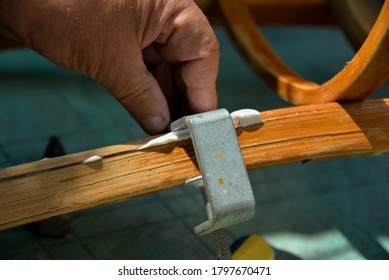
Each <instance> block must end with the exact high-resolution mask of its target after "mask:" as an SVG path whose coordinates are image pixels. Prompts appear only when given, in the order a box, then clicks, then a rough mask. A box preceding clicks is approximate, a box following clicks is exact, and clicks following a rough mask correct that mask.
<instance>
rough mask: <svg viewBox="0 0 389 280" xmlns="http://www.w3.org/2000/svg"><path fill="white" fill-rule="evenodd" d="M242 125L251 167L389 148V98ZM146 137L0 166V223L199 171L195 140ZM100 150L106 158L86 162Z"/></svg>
mask: <svg viewBox="0 0 389 280" xmlns="http://www.w3.org/2000/svg"><path fill="white" fill-rule="evenodd" d="M261 116H262V118H263V119H264V120H265V123H264V124H261V125H253V126H250V127H247V128H243V129H242V128H239V129H237V134H238V139H239V144H240V146H241V149H242V153H243V157H244V160H245V164H246V165H247V167H248V168H249V169H253V168H260V167H263V166H270V165H279V164H285V163H291V162H298V161H304V160H311V159H325V158H334V157H344V156H360V155H383V154H388V153H389V99H383V100H374V101H361V102H350V103H342V104H339V103H327V104H318V105H307V106H296V107H290V108H285V109H277V110H272V111H266V112H263V113H262V114H261ZM148 140H149V139H145V140H141V141H138V142H133V143H128V144H123V145H116V146H110V147H105V148H100V149H96V150H92V151H87V152H82V153H78V154H73V155H67V156H63V157H59V158H53V159H46V160H41V161H38V162H32V163H29V164H25V165H21V166H15V167H10V168H6V169H2V170H0V213H1V215H0V229H6V228H10V227H14V226H17V225H22V224H26V223H30V222H33V221H37V220H41V219H45V218H49V217H52V216H56V215H60V214H64V213H70V212H74V211H77V210H81V209H86V208H90V207H95V206H98V205H102V204H106V203H112V202H115V201H120V200H124V199H129V198H132V197H138V196H142V195H147V194H150V193H153V192H158V191H163V190H166V189H169V188H173V187H176V186H180V185H182V184H184V183H185V181H186V180H187V179H189V178H192V177H195V176H198V175H199V170H198V166H197V163H196V158H195V155H194V151H193V147H192V144H191V141H190V140H183V141H180V142H175V143H170V144H166V145H161V146H157V147H151V148H148V149H144V150H137V148H138V147H140V145H142V144H144V143H146V142H147V141H148ZM92 155H98V156H101V157H103V159H102V160H101V161H97V162H94V163H90V164H83V163H81V162H82V161H83V160H84V159H86V158H88V157H90V156H92Z"/></svg>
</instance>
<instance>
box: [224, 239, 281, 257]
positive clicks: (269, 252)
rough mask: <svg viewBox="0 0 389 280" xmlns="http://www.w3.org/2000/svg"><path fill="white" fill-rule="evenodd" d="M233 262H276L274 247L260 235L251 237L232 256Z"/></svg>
mask: <svg viewBox="0 0 389 280" xmlns="http://www.w3.org/2000/svg"><path fill="white" fill-rule="evenodd" d="M232 259H233V260H274V251H273V249H272V247H271V246H270V245H269V244H268V243H267V242H266V241H265V240H264V239H262V238H261V237H259V236H258V235H250V237H248V238H247V239H246V240H245V241H244V242H243V244H242V245H240V246H239V248H238V249H237V250H236V251H235V252H234V253H233V254H232Z"/></svg>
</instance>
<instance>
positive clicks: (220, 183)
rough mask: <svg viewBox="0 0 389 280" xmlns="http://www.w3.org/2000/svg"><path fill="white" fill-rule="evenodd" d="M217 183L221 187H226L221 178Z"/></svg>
mask: <svg viewBox="0 0 389 280" xmlns="http://www.w3.org/2000/svg"><path fill="white" fill-rule="evenodd" d="M217 183H218V184H219V185H220V186H221V185H224V180H223V179H222V178H219V179H218V180H217Z"/></svg>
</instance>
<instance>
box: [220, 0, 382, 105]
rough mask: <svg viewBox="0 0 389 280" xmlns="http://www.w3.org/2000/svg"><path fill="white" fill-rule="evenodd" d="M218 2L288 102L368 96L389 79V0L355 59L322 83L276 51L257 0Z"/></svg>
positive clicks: (236, 36)
mask: <svg viewBox="0 0 389 280" xmlns="http://www.w3.org/2000/svg"><path fill="white" fill-rule="evenodd" d="M218 1H219V6H220V10H221V12H222V15H223V17H224V20H225V24H226V26H227V28H228V30H229V31H230V34H231V36H232V38H233V40H234V42H235V43H236V45H237V47H238V49H239V50H240V51H241V53H242V55H243V56H244V58H245V59H246V61H247V62H248V64H249V65H250V66H251V68H252V69H253V70H254V71H255V72H256V73H257V74H259V75H260V76H261V77H262V78H263V79H264V80H265V81H266V82H267V83H268V84H269V85H270V86H271V87H272V88H273V89H274V90H276V91H277V92H278V94H279V96H280V97H281V98H283V99H284V100H286V101H289V102H292V103H294V104H312V103H324V102H331V101H336V100H359V99H364V98H366V97H368V96H369V95H370V94H372V93H373V92H374V91H375V90H377V89H378V88H379V87H380V86H381V85H382V84H383V83H384V82H385V81H387V80H388V78H389V67H388V62H389V34H388V33H389V31H388V29H389V1H388V0H387V1H385V3H384V5H383V7H382V9H381V12H380V15H379V17H378V18H377V21H376V23H375V25H374V26H373V29H372V30H371V32H370V34H369V36H368V37H367V39H366V41H365V42H364V44H363V45H362V47H361V48H360V49H359V51H358V52H357V54H356V55H355V56H354V58H353V59H352V60H351V61H350V62H349V63H348V64H347V66H346V67H344V69H343V70H342V71H340V72H339V73H338V74H337V75H336V76H334V77H333V78H332V79H330V80H329V81H327V82H326V83H324V84H322V85H318V84H316V83H314V82H311V81H308V80H306V79H304V78H303V77H301V76H299V75H298V74H297V73H296V72H295V71H293V70H292V69H291V68H290V67H289V66H288V65H286V64H285V63H284V62H283V61H282V59H281V58H280V57H279V56H278V55H277V54H276V53H275V51H274V50H273V49H272V47H271V45H270V44H269V43H268V42H267V40H266V39H265V37H264V36H263V35H262V34H261V32H260V30H259V28H258V25H257V23H256V21H255V19H254V16H253V15H252V14H251V12H250V5H254V4H255V2H256V1H239V0H218ZM257 2H260V1H257Z"/></svg>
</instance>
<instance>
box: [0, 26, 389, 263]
mask: <svg viewBox="0 0 389 280" xmlns="http://www.w3.org/2000/svg"><path fill="white" fill-rule="evenodd" d="M264 31H265V34H266V36H268V38H269V40H270V41H271V42H272V44H273V46H274V47H275V48H276V49H277V50H278V51H279V53H280V54H281V56H282V57H283V58H284V59H285V60H286V61H287V62H288V63H289V64H290V65H292V66H293V67H294V68H295V69H296V70H297V71H298V72H299V73H300V74H302V75H303V76H305V77H307V78H309V79H311V80H313V81H316V82H323V81H325V80H327V79H328V78H330V77H331V76H332V75H334V74H335V73H337V72H338V71H339V70H340V69H341V68H342V67H344V65H345V63H346V62H347V61H349V60H350V59H351V58H352V56H353V50H352V49H351V47H350V45H349V44H348V42H347V41H346V39H345V38H344V36H343V34H342V32H341V31H340V30H338V29H336V28H313V27H310V28H270V27H268V28H265V29H264ZM216 32H217V36H218V38H219V40H220V43H221V65H220V75H219V78H218V93H219V99H220V107H224V108H227V109H228V110H230V111H232V110H236V109H241V108H253V109H258V110H262V111H264V110H270V109H275V108H280V107H285V106H291V105H290V104H288V103H285V102H283V101H281V100H280V99H279V98H278V97H277V96H276V95H275V93H274V92H272V91H271V90H270V89H269V88H267V87H266V86H265V85H264V83H263V82H262V81H261V80H260V79H258V78H257V77H256V76H255V75H254V74H253V73H252V72H251V71H250V70H249V69H248V67H247V66H246V64H245V63H244V62H243V60H242V59H241V57H240V56H239V54H238V53H237V52H236V50H235V48H234V47H233V45H232V44H231V42H230V40H229V39H228V36H227V35H226V33H225V31H224V30H223V29H220V28H219V29H217V30H216ZM388 92H389V87H388V86H387V85H386V86H384V87H383V88H382V89H381V90H379V91H378V92H377V93H376V94H374V95H373V97H374V98H379V97H384V96H385V95H386V96H387V95H388ZM53 135H55V136H57V137H59V138H60V140H61V142H62V143H63V145H64V147H65V149H66V152H67V153H75V152H79V151H84V150H88V149H93V148H97V147H102V146H107V145H112V144H118V143H123V142H127V141H131V140H136V139H140V138H144V137H145V136H146V135H145V133H144V132H143V131H142V130H141V129H140V128H139V127H138V125H137V124H136V123H135V121H134V120H133V119H132V118H130V117H129V116H128V114H127V113H126V112H125V111H124V109H123V108H121V106H120V105H119V104H118V103H117V102H116V100H115V99H113V98H112V97H111V96H110V95H109V94H108V93H107V92H106V91H105V90H104V89H103V88H102V87H101V86H99V85H97V84H96V83H95V82H94V81H92V80H91V79H89V78H87V77H85V76H81V75H78V74H76V73H73V72H71V71H68V70H65V69H62V68H60V67H57V66H55V65H53V64H51V63H50V62H48V61H46V60H45V59H43V58H42V57H41V56H39V55H38V54H36V53H34V52H32V51H29V50H16V51H8V52H3V53H1V54H0V168H2V167H7V166H12V165H17V164H21V163H25V162H30V161H34V160H39V159H40V158H41V157H42V155H43V153H44V150H45V147H46V145H47V141H48V139H49V138H50V137H51V136H53ZM388 168H389V160H388V158H387V157H364V158H352V159H338V160H328V161H317V162H315V161H314V162H309V163H307V164H293V165H287V166H280V167H270V168H264V169H259V170H255V171H250V174H249V175H250V179H251V182H252V185H253V188H254V193H255V196H256V202H257V210H256V215H255V217H254V218H253V219H252V220H250V221H249V222H246V223H244V224H241V225H238V226H236V227H233V228H231V229H229V230H228V234H229V236H230V237H231V240H235V239H237V238H239V237H241V236H243V235H247V234H251V233H256V234H259V235H261V236H263V237H264V238H265V239H266V240H267V241H268V242H269V243H270V244H271V245H272V246H273V247H274V248H276V249H278V251H277V252H278V254H277V258H295V257H297V258H301V259H389V254H388V251H389V211H388V210H389V208H388V201H389V186H388V183H389V172H388ZM204 217H205V213H204V209H203V203H202V200H201V196H200V193H199V192H198V191H196V190H192V189H190V188H184V187H180V188H176V189H173V190H170V191H165V192H161V193H157V194H155V195H149V196H146V197H141V198H138V199H134V200H129V201H125V202H121V203H116V204H112V205H108V206H104V207H98V208H95V209H91V210H87V211H81V212H78V213H74V214H72V224H71V230H70V232H69V234H68V235H66V236H65V237H63V238H56V239H55V238H43V237H40V236H38V235H37V234H35V233H34V231H32V230H31V227H30V226H21V227H18V228H14V229H10V230H6V231H2V232H0V259H214V258H215V245H214V243H213V241H212V239H211V238H210V237H201V238H199V237H197V236H195V234H194V233H193V227H194V226H196V225H197V224H199V223H201V222H203V221H204V219H205V218H204Z"/></svg>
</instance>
